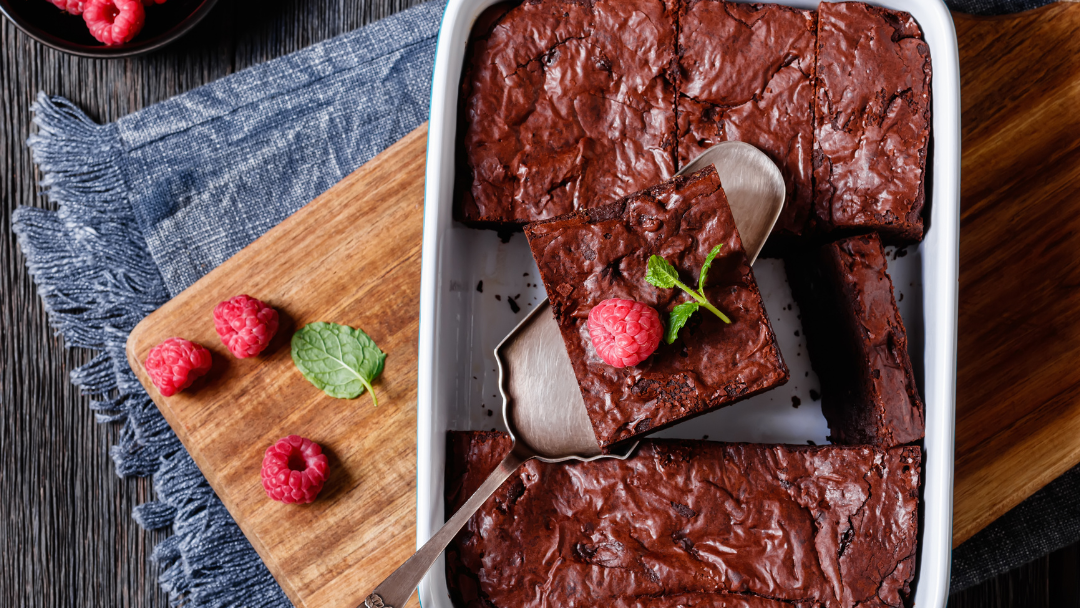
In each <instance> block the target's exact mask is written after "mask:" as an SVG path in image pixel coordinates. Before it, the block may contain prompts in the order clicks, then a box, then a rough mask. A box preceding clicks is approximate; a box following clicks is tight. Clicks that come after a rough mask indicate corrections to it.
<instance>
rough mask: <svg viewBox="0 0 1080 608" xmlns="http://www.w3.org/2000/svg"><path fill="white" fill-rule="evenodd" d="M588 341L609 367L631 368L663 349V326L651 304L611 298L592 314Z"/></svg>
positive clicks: (595, 307) (595, 308)
mask: <svg viewBox="0 0 1080 608" xmlns="http://www.w3.org/2000/svg"><path fill="white" fill-rule="evenodd" d="M588 327H589V338H590V339H591V340H592V344H593V348H595V349H596V353H597V354H598V355H600V358H601V359H603V360H604V362H605V363H607V364H608V365H612V366H615V367H631V366H634V365H637V364H638V363H641V362H642V361H644V360H645V359H647V358H648V357H649V355H651V354H653V353H654V352H655V351H656V348H657V347H658V346H660V338H661V337H662V336H663V335H664V324H663V323H661V322H660V314H659V313H657V312H656V309H655V308H653V307H652V306H649V305H648V304H642V303H641V302H635V301H634V300H622V299H619V298H612V299H610V300H604V301H603V302H601V303H599V304H597V305H596V306H594V307H593V309H592V310H590V311H589V320H588Z"/></svg>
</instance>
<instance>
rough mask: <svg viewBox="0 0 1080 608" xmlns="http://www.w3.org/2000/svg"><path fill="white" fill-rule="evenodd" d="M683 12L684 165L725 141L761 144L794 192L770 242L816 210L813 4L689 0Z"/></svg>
mask: <svg viewBox="0 0 1080 608" xmlns="http://www.w3.org/2000/svg"><path fill="white" fill-rule="evenodd" d="M684 7H685V8H684V10H683V12H682V13H681V14H680V17H679V81H680V82H679V103H678V119H679V166H684V165H686V164H687V163H689V162H690V161H691V160H693V159H694V158H695V157H697V156H698V155H699V154H701V153H702V152H704V151H705V150H706V149H707V148H709V147H711V146H713V145H716V144H717V143H720V142H723V141H729V140H734V141H742V142H746V143H749V144H753V145H754V146H757V147H758V148H759V149H760V150H762V151H763V152H765V153H766V154H768V155H769V157H770V158H772V160H773V162H775V163H776V164H777V166H778V167H779V168H780V172H781V173H782V174H783V175H784V182H785V185H786V186H787V198H786V201H785V203H784V209H783V211H782V212H781V214H780V218H779V219H778V220H777V222H776V226H775V227H774V228H773V235H774V237H773V239H772V241H771V242H770V243H769V247H770V249H772V248H774V247H775V246H776V245H778V244H780V243H778V242H777V238H779V239H780V240H781V242H782V241H784V240H790V238H791V237H795V236H799V235H801V234H802V233H803V230H804V228H805V227H806V223H807V220H808V219H809V217H810V212H811V207H812V201H813V186H812V184H811V163H810V151H811V148H812V145H813V137H814V128H813V120H814V112H813V103H812V102H813V96H814V89H813V75H814V33H815V29H816V21H817V19H816V15H815V13H814V12H813V11H805V10H799V9H793V8H790V7H787V6H780V5H777V4H742V3H735V2H724V1H722V0H690V1H689V2H686V3H685V5H684Z"/></svg>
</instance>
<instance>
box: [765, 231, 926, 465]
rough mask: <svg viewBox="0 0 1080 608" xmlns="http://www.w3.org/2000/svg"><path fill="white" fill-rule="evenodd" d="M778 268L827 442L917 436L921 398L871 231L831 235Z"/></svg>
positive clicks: (899, 440) (886, 441)
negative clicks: (794, 312) (817, 384)
mask: <svg viewBox="0 0 1080 608" xmlns="http://www.w3.org/2000/svg"><path fill="white" fill-rule="evenodd" d="M785 266H786V268H787V272H788V281H789V283H790V284H791V289H792V292H793V293H794V295H795V297H796V299H797V300H798V302H799V307H800V308H801V309H802V311H803V312H804V314H805V315H806V316H805V321H804V323H803V328H804V329H805V330H806V341H807V349H808V350H809V353H810V362H811V363H812V364H813V366H814V370H815V371H816V372H817V374H818V378H819V379H820V381H821V411H822V413H823V414H825V418H826V420H828V422H829V432H830V433H831V436H832V441H833V442H834V443H844V444H863V443H869V444H873V445H878V446H883V447H890V446H894V445H900V444H905V443H911V442H913V441H918V440H920V439H922V437H923V403H922V399H921V398H920V397H919V390H918V388H917V387H916V385H915V376H914V373H913V372H912V368H911V359H910V357H909V355H908V342H907V331H906V330H905V329H904V321H903V319H901V318H900V312H899V311H898V310H897V308H896V302H895V300H894V299H893V285H892V280H891V279H890V278H889V275H888V272H887V270H888V268H887V262H886V259H885V249H884V248H883V247H882V245H881V240H880V239H879V238H878V236H877V235H876V234H870V235H865V236H856V237H850V238H847V239H843V240H840V241H836V242H835V243H830V244H828V245H826V246H824V247H821V248H818V249H816V250H815V251H813V252H810V253H805V252H804V253H802V254H799V255H793V256H791V257H790V258H788V260H787V261H786V264H785Z"/></svg>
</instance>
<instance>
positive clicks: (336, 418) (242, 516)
mask: <svg viewBox="0 0 1080 608" xmlns="http://www.w3.org/2000/svg"><path fill="white" fill-rule="evenodd" d="M426 134H427V130H426V128H425V127H421V128H419V129H417V130H415V131H413V132H412V133H411V134H409V135H408V136H406V137H405V138H404V139H402V140H401V141H400V142H398V143H397V144H395V145H394V146H392V147H391V148H389V149H387V150H386V151H384V152H383V153H382V154H380V155H379V156H378V157H376V158H375V159H373V160H372V161H370V162H369V163H367V164H366V165H365V166H364V167H362V168H360V169H359V170H357V171H356V172H355V173H353V174H352V175H350V176H349V177H347V178H345V179H344V180H343V181H342V182H341V183H339V184H337V185H336V186H334V187H333V188H331V189H330V190H329V191H327V192H326V193H325V194H323V195H322V196H320V197H319V198H317V199H316V200H315V201H313V202H312V203H310V204H308V205H307V206H305V207H304V208H303V209H301V210H300V211H298V212H297V213H296V214H294V215H293V216H292V217H290V218H289V219H288V220H286V221H284V222H282V223H281V224H280V225H278V226H277V227H275V228H274V229H273V230H271V231H269V232H267V233H266V234H265V235H264V236H262V237H261V238H259V239H258V240H257V241H255V242H254V243H252V244H251V245H250V246H248V247H247V248H246V249H244V250H243V251H241V252H240V253H238V254H237V255H236V256H234V257H233V258H232V259H230V260H229V261H228V262H226V263H225V264H222V265H221V266H219V267H218V268H216V269H215V270H213V271H212V272H211V273H210V274H208V275H206V276H205V277H203V278H202V279H201V280H199V281H198V282H197V283H195V284H194V285H192V286H191V287H190V288H188V289H187V290H186V291H184V292H183V293H182V294H180V295H179V296H178V297H176V298H174V299H173V300H171V301H170V302H169V303H168V304H166V305H164V306H162V307H161V308H160V309H158V310H157V311H156V312H154V313H153V314H151V315H150V316H148V317H147V318H146V319H144V320H143V321H142V322H141V323H139V325H138V326H137V327H136V328H135V330H134V331H132V332H131V337H130V338H129V339H128V343H127V355H128V360H129V362H130V363H131V367H132V369H134V370H135V372H136V374H138V376H139V379H140V380H141V381H142V383H143V385H145V386H146V387H147V390H148V392H149V393H150V395H151V396H152V397H153V399H154V401H155V403H157V405H158V408H160V409H161V412H162V413H163V414H164V415H165V419H166V420H168V421H169V424H170V425H171V426H172V428H173V430H175V431H176V434H177V435H179V437H180V440H181V441H183V443H184V445H185V446H186V447H187V448H188V451H189V452H191V456H192V457H193V458H194V459H195V462H196V463H197V464H198V465H199V468H200V469H202V471H203V473H204V474H205V475H206V478H207V480H208V481H209V482H210V485H211V486H213V488H214V490H215V491H216V492H217V494H218V496H220V497H221V500H222V501H223V502H224V503H225V506H226V507H227V508H228V509H229V512H230V513H231V514H232V516H233V518H234V519H235V520H236V522H237V523H238V524H240V528H241V529H242V530H243V531H244V534H246V535H247V537H248V539H249V540H250V541H251V544H252V545H254V547H255V550H256V551H258V552H259V555H260V556H262V558H263V561H264V562H266V565H267V567H268V568H269V569H270V572H271V573H273V575H274V577H275V578H276V579H277V581H278V582H279V583H280V584H281V587H282V589H284V590H285V593H286V594H287V595H288V596H289V599H291V600H292V602H293V603H294V604H295V605H296V606H302V607H312V608H315V607H331V606H332V607H335V608H346V607H347V608H355V607H356V606H358V605H359V604H360V603H361V602H362V601H363V599H364V597H365V596H366V595H367V594H368V593H370V592H371V590H372V589H374V588H375V585H377V584H378V583H379V582H380V581H381V580H382V579H383V578H384V577H385V576H386V575H388V574H390V572H392V571H393V570H394V568H396V567H397V566H398V564H400V563H401V562H403V561H404V560H405V559H406V558H408V557H409V555H410V554H411V552H412V549H413V547H414V546H415V542H416V369H417V368H416V349H417V339H416V336H417V329H418V322H419V313H420V306H419V291H420V240H421V228H422V226H423V201H424V193H423V188H424V150H425V145H426ZM241 293H246V294H250V295H252V296H254V297H257V298H260V299H262V300H265V301H266V302H267V303H268V304H270V305H271V306H273V307H275V308H277V309H278V311H279V313H280V314H281V316H282V323H281V327H280V329H279V330H278V334H277V336H276V337H275V338H274V340H273V341H272V342H271V344H270V347H269V348H268V349H267V351H266V352H264V353H263V354H262V355H261V356H259V357H256V358H253V359H236V358H234V357H233V356H232V355H230V354H229V353H228V351H227V350H226V349H225V347H224V346H223V345H222V344H221V340H220V339H219V338H218V337H217V334H216V333H215V331H214V322H213V317H212V312H213V309H214V306H215V305H217V303H218V302H220V301H222V300H225V299H228V298H229V297H231V296H234V295H237V294H241ZM313 321H332V322H336V323H344V324H347V325H351V326H353V327H359V328H361V329H363V330H364V331H365V332H367V333H368V335H370V336H371V337H372V338H373V339H374V340H375V342H376V343H377V344H378V345H379V347H380V348H382V349H383V351H385V352H386V353H387V357H386V368H385V370H384V371H383V373H382V375H381V376H380V377H379V378H378V379H377V380H376V382H375V385H374V389H375V392H376V394H377V395H378V398H379V406H378V407H373V406H372V403H371V397H370V396H369V395H368V394H367V393H365V394H363V395H361V396H360V397H358V398H357V399H352V400H344V399H334V398H331V397H328V396H326V395H325V394H323V393H322V391H320V390H319V389H317V388H315V387H314V386H312V385H311V384H310V383H309V382H308V381H307V380H305V379H304V377H303V376H301V375H300V372H299V371H297V369H296V367H295V366H294V365H293V363H292V358H291V355H290V346H289V340H290V338H291V336H292V333H293V330H294V329H297V328H299V327H302V326H303V325H306V324H307V323H311V322H313ZM171 336H182V337H184V338H187V339H189V340H192V341H195V342H198V343H199V344H202V345H204V346H206V347H207V348H209V349H210V350H211V351H212V353H213V357H214V365H213V368H212V369H211V371H210V373H209V374H207V376H206V377H205V378H204V379H203V380H200V381H199V383H197V384H195V385H194V386H193V387H192V389H194V390H192V389H189V390H187V391H183V392H181V393H178V394H177V395H174V396H172V397H168V398H163V397H161V395H160V393H158V392H157V390H156V389H154V388H152V387H151V385H150V383H149V381H148V380H147V378H146V376H145V373H144V372H143V367H142V364H141V362H142V361H143V360H144V359H145V358H146V354H147V352H148V351H149V350H150V348H151V347H153V346H154V345H155V344H158V343H159V342H161V341H162V340H164V339H165V338H168V337H171ZM290 434H297V435H302V436H304V437H308V438H309V439H311V440H312V441H315V442H316V443H319V444H320V445H322V446H323V449H324V450H325V453H327V455H328V458H329V461H330V473H329V478H328V479H327V483H326V486H325V487H324V488H323V490H322V493H321V494H320V495H319V499H318V500H316V501H315V502H314V503H312V504H310V505H303V506H299V505H286V504H281V503H277V502H274V501H272V500H269V499H268V498H267V497H266V494H265V492H264V491H263V488H262V485H261V482H260V478H259V471H260V467H261V464H262V457H263V452H264V451H265V450H266V448H267V447H268V446H270V445H271V444H273V443H274V442H275V441H277V440H278V439H280V438H281V437H284V436H286V435H290ZM412 604H413V605H418V602H416V600H415V596H414V599H413V601H412Z"/></svg>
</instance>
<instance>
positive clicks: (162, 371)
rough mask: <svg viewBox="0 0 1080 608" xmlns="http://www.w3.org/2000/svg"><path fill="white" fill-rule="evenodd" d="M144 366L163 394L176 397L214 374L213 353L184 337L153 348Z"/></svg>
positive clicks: (171, 339) (172, 339)
mask: <svg viewBox="0 0 1080 608" xmlns="http://www.w3.org/2000/svg"><path fill="white" fill-rule="evenodd" d="M143 367H145V368H146V373H147V374H149V375H150V381H151V382H153V383H154V386H156V387H157V389H158V390H159V391H161V394H162V395H165V396H166V397H172V396H173V395H175V394H176V393H177V392H178V391H182V390H184V389H185V388H187V387H189V386H191V383H192V382H195V379H196V378H198V377H199V376H201V375H203V374H205V373H206V372H208V371H210V351H208V350H206V349H205V348H203V347H202V346H199V345H198V344H195V343H194V342H189V341H187V340H185V339H183V338H169V339H168V340H165V341H164V342H162V343H161V344H158V345H157V346H155V347H154V348H151V349H150V354H148V355H146V362H145V363H143Z"/></svg>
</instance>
